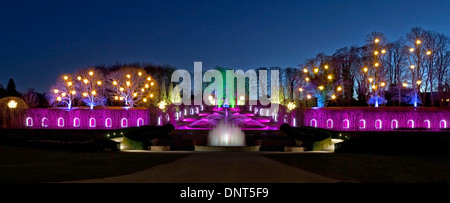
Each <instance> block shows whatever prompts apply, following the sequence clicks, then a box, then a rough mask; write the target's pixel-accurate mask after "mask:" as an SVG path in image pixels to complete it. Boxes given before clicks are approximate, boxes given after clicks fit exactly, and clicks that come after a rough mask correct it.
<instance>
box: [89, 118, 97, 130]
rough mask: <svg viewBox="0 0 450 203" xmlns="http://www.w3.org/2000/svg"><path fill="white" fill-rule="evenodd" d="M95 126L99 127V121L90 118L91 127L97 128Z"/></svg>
mask: <svg viewBox="0 0 450 203" xmlns="http://www.w3.org/2000/svg"><path fill="white" fill-rule="evenodd" d="M95 126H97V121H96V120H95V118H90V119H89V127H91V128H95Z"/></svg>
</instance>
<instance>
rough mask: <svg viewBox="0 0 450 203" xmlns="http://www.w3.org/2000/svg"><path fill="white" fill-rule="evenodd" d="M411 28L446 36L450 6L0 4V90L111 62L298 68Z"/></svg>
mask: <svg viewBox="0 0 450 203" xmlns="http://www.w3.org/2000/svg"><path fill="white" fill-rule="evenodd" d="M414 26H420V27H423V28H424V29H430V30H434V31H437V32H441V33H444V34H446V35H450V1H449V0H442V1H438V0H431V1H416V0H394V1H370V0H359V1H343V0H315V1H301V0H295V1H294V0H293V1H280V0H276V1H275V0H273V1H266V0H251V1H250V0H247V1H243V0H239V1H230V0H226V1H214V0H203V1H197V0H180V1H172V0H169V1H167V0H161V1H150V0H146V1H113V0H108V1H92V0H91V1H82V0H76V1H75V0H73V1H64V0H58V1H56V0H49V1H47V0H29V1H22V0H1V1H0V84H2V85H3V86H4V87H6V84H7V82H8V79H9V78H11V77H12V78H13V79H14V80H15V82H16V85H17V89H18V90H19V91H22V92H24V91H25V90H27V89H28V88H34V89H36V90H37V91H38V92H45V91H48V90H49V88H50V85H51V84H52V83H54V82H55V80H56V78H57V77H58V75H59V74H63V73H71V72H74V71H75V70H77V69H80V68H85V67H88V66H92V65H98V64H114V63H116V62H121V63H131V62H148V63H153V64H168V65H172V66H175V67H176V68H183V69H192V68H193V63H194V61H203V69H204V70H205V69H209V68H213V67H215V66H223V67H229V68H234V69H239V68H240V69H250V68H258V67H273V66H279V67H282V68H285V67H297V66H298V64H300V63H302V62H304V60H305V59H306V58H309V57H312V56H315V55H316V54H317V53H319V52H324V53H326V54H332V53H333V52H334V51H335V50H337V49H339V48H342V47H344V46H352V45H356V46H361V45H362V44H364V41H365V38H366V36H367V35H368V34H370V33H371V32H373V31H377V32H382V33H384V34H385V35H386V36H387V37H388V39H389V40H391V41H394V40H397V39H398V38H399V37H401V36H404V35H405V34H406V33H407V32H409V30H410V29H411V28H412V27H414Z"/></svg>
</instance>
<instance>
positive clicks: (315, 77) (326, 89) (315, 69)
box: [298, 54, 342, 107]
mask: <svg viewBox="0 0 450 203" xmlns="http://www.w3.org/2000/svg"><path fill="white" fill-rule="evenodd" d="M300 67H301V68H300V71H302V74H303V79H302V81H301V83H300V87H299V89H298V91H299V92H300V99H306V100H309V99H311V98H312V97H315V98H316V99H317V107H324V106H326V104H327V101H328V100H335V99H336V94H337V93H338V92H341V91H342V87H341V86H339V85H336V84H335V81H336V75H335V70H334V68H333V67H331V66H330V65H329V64H328V60H327V57H325V56H324V55H321V54H319V55H318V56H317V57H315V58H312V59H308V60H307V62H306V63H305V64H303V65H301V66H300Z"/></svg>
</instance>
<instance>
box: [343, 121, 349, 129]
mask: <svg viewBox="0 0 450 203" xmlns="http://www.w3.org/2000/svg"><path fill="white" fill-rule="evenodd" d="M342 128H344V129H349V128H350V121H349V120H348V119H344V121H342Z"/></svg>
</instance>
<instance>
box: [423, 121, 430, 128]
mask: <svg viewBox="0 0 450 203" xmlns="http://www.w3.org/2000/svg"><path fill="white" fill-rule="evenodd" d="M423 122H424V123H425V127H426V128H428V129H430V128H431V122H430V120H424V121H423Z"/></svg>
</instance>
